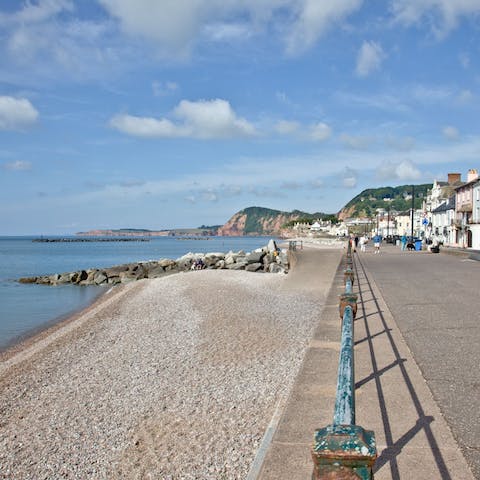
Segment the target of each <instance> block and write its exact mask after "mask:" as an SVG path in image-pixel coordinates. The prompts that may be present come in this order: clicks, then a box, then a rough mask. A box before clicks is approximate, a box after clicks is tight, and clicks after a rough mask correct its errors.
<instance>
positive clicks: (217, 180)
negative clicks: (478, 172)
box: [0, 0, 480, 235]
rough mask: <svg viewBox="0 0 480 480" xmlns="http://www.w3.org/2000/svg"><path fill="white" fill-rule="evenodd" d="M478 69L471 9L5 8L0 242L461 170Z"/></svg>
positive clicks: (124, 1)
mask: <svg viewBox="0 0 480 480" xmlns="http://www.w3.org/2000/svg"><path fill="white" fill-rule="evenodd" d="M479 60H480V0H381V1H380V0H378V1H377V0H369V1H367V0H363V1H362V0H336V1H335V2H326V1H325V2H324V1H320V0H174V1H173V0H82V1H80V0H77V1H74V0H38V1H34V0H31V1H29V2H23V1H13V0H3V1H2V2H1V3H0V235H13V234H66V233H74V232H77V231H80V230H87V229H92V228H121V227H132V228H150V229H164V228H174V227H195V226H198V225H201V224H210V225H211V224H222V223H224V222H225V221H227V220H228V218H229V217H230V216H231V215H232V214H233V213H235V212H236V211H238V210H240V209H242V208H245V207H248V206H254V205H257V206H264V207H269V208H275V209H280V210H288V211H290V210H293V209H300V210H304V211H308V212H314V211H324V212H328V213H333V212H337V211H338V210H340V209H341V208H342V206H343V205H344V204H345V203H346V202H348V201H349V200H350V199H351V198H352V197H353V196H355V195H356V194H358V193H359V192H360V191H362V190H363V189H365V188H373V187H378V186H385V185H391V186H395V185H402V184H410V183H415V184H418V183H427V182H432V181H433V180H434V179H437V180H445V179H446V176H447V173H448V172H461V173H462V175H463V177H465V176H466V172H467V170H468V169H469V168H479V167H480V165H479V163H480V162H479V160H480V122H479V120H478V119H479V118H480V115H479V114H480V88H479V87H480V69H479Z"/></svg>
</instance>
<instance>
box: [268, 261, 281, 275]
mask: <svg viewBox="0 0 480 480" xmlns="http://www.w3.org/2000/svg"><path fill="white" fill-rule="evenodd" d="M268 271H269V273H285V269H284V268H283V267H282V266H281V265H279V264H278V263H271V264H270V265H269V266H268Z"/></svg>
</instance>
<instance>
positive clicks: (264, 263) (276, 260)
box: [19, 240, 289, 285]
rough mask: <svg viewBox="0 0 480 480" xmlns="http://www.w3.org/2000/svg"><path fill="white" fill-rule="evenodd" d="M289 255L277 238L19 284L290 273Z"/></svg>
mask: <svg viewBox="0 0 480 480" xmlns="http://www.w3.org/2000/svg"><path fill="white" fill-rule="evenodd" d="M288 266H289V262H288V254H287V252H286V251H284V250H280V249H279V248H278V247H277V245H276V243H275V241H274V240H270V241H269V242H268V245H267V246H265V247H263V248H259V249H257V250H254V251H252V252H249V253H246V252H244V251H243V250H241V251H239V252H232V251H230V252H228V253H220V252H213V253H191V252H190V253H187V254H186V255H183V256H182V257H180V258H177V259H176V260H172V259H168V258H162V259H160V260H152V261H146V262H134V263H127V264H123V265H116V266H113V267H109V268H90V269H85V270H78V271H75V272H64V273H55V274H52V275H41V276H34V277H23V278H20V279H19V282H20V283H34V284H40V285H64V284H73V285H116V284H120V283H129V282H134V281H137V280H142V279H144V278H158V277H161V276H164V275H168V274H172V273H178V272H186V271H189V270H194V269H198V268H207V269H228V270H246V271H249V272H268V273H287V272H288Z"/></svg>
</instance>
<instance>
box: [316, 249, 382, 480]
mask: <svg viewBox="0 0 480 480" xmlns="http://www.w3.org/2000/svg"><path fill="white" fill-rule="evenodd" d="M352 267H353V262H352V258H351V244H350V242H349V245H348V250H347V258H346V269H345V272H344V281H345V292H344V293H343V294H341V295H340V317H341V318H342V340H341V348H340V359H339V363H338V376H337V393H336V398H335V409H334V415H333V423H332V425H328V426H327V427H325V428H320V429H318V430H317V431H316V432H315V435H314V444H313V448H312V458H313V463H314V470H313V475H312V479H314V480H371V479H373V470H372V469H373V464H374V462H375V459H376V458H377V449H376V444H375V434H374V433H373V432H372V431H369V430H364V429H363V428H362V427H360V426H358V425H355V367H354V348H353V345H354V335H353V324H354V319H355V315H356V313H357V295H355V294H354V293H352V286H353V281H354V276H353V268H352Z"/></svg>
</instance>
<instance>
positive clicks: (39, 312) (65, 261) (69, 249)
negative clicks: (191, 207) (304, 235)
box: [0, 237, 269, 350]
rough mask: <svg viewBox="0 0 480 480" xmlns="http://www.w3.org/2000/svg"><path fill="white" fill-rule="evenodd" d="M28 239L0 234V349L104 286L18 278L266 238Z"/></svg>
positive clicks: (246, 245) (238, 246) (247, 245)
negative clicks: (48, 283) (23, 281)
mask: <svg viewBox="0 0 480 480" xmlns="http://www.w3.org/2000/svg"><path fill="white" fill-rule="evenodd" d="M32 239H33V237H0V350H2V349H5V348H6V347H7V346H9V345H11V344H14V343H16V342H18V341H19V340H21V339H22V338H24V337H27V336H29V335H31V334H33V333H35V332H36V331H38V330H40V329H42V328H45V327H46V326H48V325H50V324H52V323H55V322H57V321H58V320H60V319H61V318H65V317H66V316H68V315H70V314H72V313H73V312H75V311H77V310H79V309H81V308H84V307H86V306H87V305H89V304H90V303H91V302H92V301H93V300H94V299H95V298H96V297H97V296H98V295H100V294H101V293H103V292H104V288H105V287H94V286H92V287H78V286H72V285H62V286H57V287H52V286H46V285H24V284H20V283H18V282H17V280H18V278H20V277H26V276H35V275H47V274H51V273H61V272H69V271H74V270H80V269H87V268H97V267H98V268H100V267H109V266H113V265H119V264H122V263H128V262H135V261H141V260H155V259H159V258H173V259H175V258H178V257H180V256H182V255H184V254H185V253H188V252H196V253H207V252H228V251H229V250H233V251H238V250H245V251H252V250H254V249H256V248H258V247H262V246H264V245H266V244H267V242H268V240H269V238H266V237H211V238H210V239H208V240H207V239H205V240H203V239H202V240H194V239H182V240H180V239H177V238H175V237H158V238H152V239H151V240H150V241H149V242H84V243H80V242H75V243H39V242H32Z"/></svg>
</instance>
